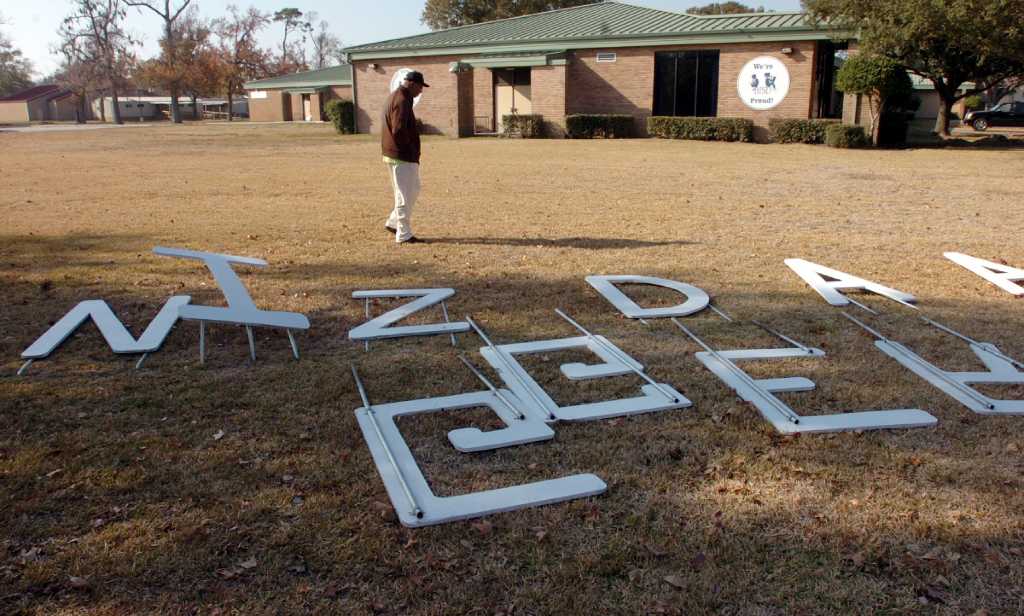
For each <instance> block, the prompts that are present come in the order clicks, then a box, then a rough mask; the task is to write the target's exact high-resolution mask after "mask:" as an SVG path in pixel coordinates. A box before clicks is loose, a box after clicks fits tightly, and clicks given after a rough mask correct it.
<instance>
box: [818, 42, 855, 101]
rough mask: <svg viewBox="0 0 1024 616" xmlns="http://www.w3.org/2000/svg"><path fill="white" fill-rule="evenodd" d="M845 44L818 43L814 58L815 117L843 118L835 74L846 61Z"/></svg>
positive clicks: (840, 94) (841, 97) (840, 97)
mask: <svg viewBox="0 0 1024 616" xmlns="http://www.w3.org/2000/svg"><path fill="white" fill-rule="evenodd" d="M846 48H847V44H846V43H836V42H833V41H819V42H818V50H817V57H816V58H815V71H814V73H815V74H814V84H815V97H816V100H817V108H816V109H815V113H816V117H819V118H841V117H843V93H842V92H840V91H839V90H837V89H836V73H837V72H838V71H839V67H841V66H842V65H843V62H845V61H846V56H847V51H846Z"/></svg>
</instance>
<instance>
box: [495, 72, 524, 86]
mask: <svg viewBox="0 0 1024 616" xmlns="http://www.w3.org/2000/svg"><path fill="white" fill-rule="evenodd" d="M494 78H495V80H496V81H497V82H498V85H501V86H528V85H530V69H528V68H504V69H495V70H494Z"/></svg>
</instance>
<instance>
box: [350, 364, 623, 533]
mask: <svg viewBox="0 0 1024 616" xmlns="http://www.w3.org/2000/svg"><path fill="white" fill-rule="evenodd" d="M353 376H354V377H355V379H356V385H357V387H358V388H359V394H360V396H361V397H362V399H363V406H362V407H360V408H358V409H356V420H357V421H358V423H359V428H360V430H361V431H362V433H363V438H364V439H365V440H366V444H367V447H369V449H370V454H371V455H372V456H373V461H374V464H375V465H376V466H377V471H378V472H379V473H380V477H381V480H382V481H383V482H384V488H385V489H386V490H387V493H388V497H389V498H390V499H391V503H392V504H393V505H394V507H395V511H396V512H397V513H398V519H399V520H400V521H401V522H402V524H404V525H405V526H410V527H418V526H429V525H432V524H442V523H445V522H454V521H456V520H465V519H469V518H476V517H480V516H485V515H489V514H492V513H499V512H502V511H512V510H515V509H523V508H526V507H537V506H540V505H547V504H551V503H558V502H562V501H567V500H572V499H576V498H585V497H588V496H595V495H597V494H601V493H603V492H604V491H605V490H606V489H607V485H606V484H605V483H604V481H602V480H601V478H600V477H598V476H596V475H593V474H589V473H585V474H577V475H569V476H566V477H559V478H557V479H549V480H546V481H536V482H533V483H527V484H523V485H517V486H510V487H507V488H498V489H493V490H484V491H481V492H472V493H469V494H460V495H458V496H447V497H440V496H437V495H435V494H434V492H433V490H431V489H430V485H429V484H428V483H427V480H426V478H425V477H424V476H423V472H422V471H421V470H420V468H419V465H418V464H417V463H416V459H415V458H414V457H413V455H412V451H411V450H410V449H409V446H408V444H406V442H405V439H404V438H403V437H402V433H401V431H400V430H399V429H398V426H397V424H396V423H395V419H396V418H397V417H403V416H409V415H418V414H420V413H435V412H439V411H445V410H458V409H464V408H472V407H479V406H486V407H488V408H490V409H491V410H493V411H494V412H495V413H496V414H497V415H498V416H499V417H500V418H501V420H502V421H503V422H504V423H505V426H506V427H505V428H501V429H498V430H492V431H488V432H481V431H480V430H478V429H475V428H462V429H459V430H453V431H451V432H449V434H448V438H449V440H450V441H451V443H452V444H453V445H454V446H455V447H456V449H458V450H459V451H484V450H488V449H494V448H497V447H508V446H512V445H519V444H524V443H531V442H536V441H541V440H548V439H550V438H552V437H553V436H554V431H552V430H551V428H549V427H548V426H547V425H546V424H545V423H544V421H543V420H542V419H538V418H537V417H536V416H535V415H534V414H532V413H531V414H529V415H525V416H524V415H521V414H520V412H519V411H518V410H517V409H519V408H523V407H524V406H525V405H524V404H523V403H522V401H520V400H518V399H517V398H516V396H515V395H514V394H513V393H512V392H510V391H508V390H497V391H487V392H475V393H469V394H460V395H456V396H445V397H441V398H426V399H422V400H410V401H407V402H395V403H391V404H380V405H376V404H372V405H371V404H370V401H369V398H368V395H367V393H366V390H365V388H364V387H363V384H362V381H361V380H360V379H359V375H358V373H357V372H356V371H355V367H353ZM509 403H511V404H509Z"/></svg>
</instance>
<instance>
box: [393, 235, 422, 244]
mask: <svg viewBox="0 0 1024 616" xmlns="http://www.w3.org/2000/svg"><path fill="white" fill-rule="evenodd" d="M398 243H399V244H425V243H426V242H424V241H423V240H421V239H420V238H418V237H416V236H415V235H413V236H412V237H410V238H409V239H407V240H405V241H402V242H398Z"/></svg>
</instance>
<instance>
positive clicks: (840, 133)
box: [825, 124, 870, 148]
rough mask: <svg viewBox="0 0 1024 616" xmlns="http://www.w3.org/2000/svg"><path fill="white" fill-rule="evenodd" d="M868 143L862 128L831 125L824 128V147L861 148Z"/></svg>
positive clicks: (850, 125)
mask: <svg viewBox="0 0 1024 616" xmlns="http://www.w3.org/2000/svg"><path fill="white" fill-rule="evenodd" d="M868 143H870V141H869V140H868V135H867V133H865V132H864V127H863V126H856V125H852V124H832V125H831V126H828V127H827V128H825V145H827V146H829V147H830V148H863V147H867V145H868Z"/></svg>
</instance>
